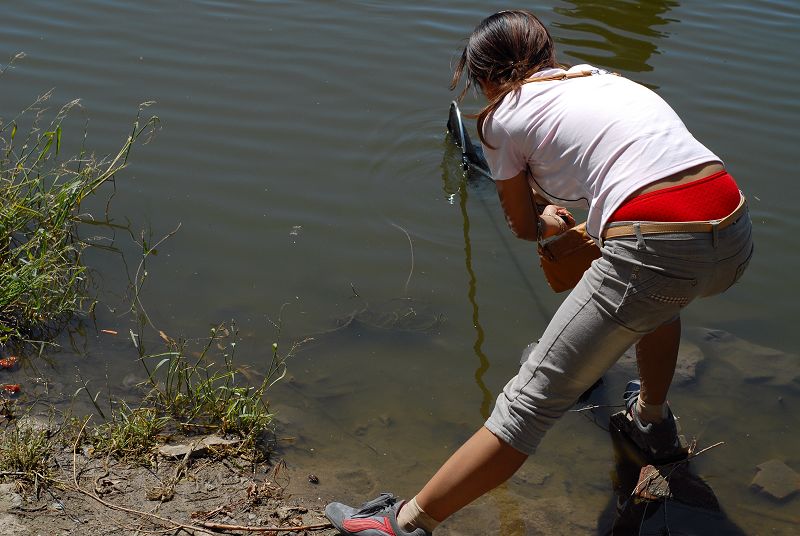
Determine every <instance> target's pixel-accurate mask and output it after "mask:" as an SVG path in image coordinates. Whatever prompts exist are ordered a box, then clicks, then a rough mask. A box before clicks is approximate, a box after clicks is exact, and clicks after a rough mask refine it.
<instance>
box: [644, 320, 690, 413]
mask: <svg viewBox="0 0 800 536" xmlns="http://www.w3.org/2000/svg"><path fill="white" fill-rule="evenodd" d="M680 340H681V319H680V317H678V318H676V319H675V320H673V321H672V322H669V323H667V324H664V325H662V326H660V327H659V328H657V329H656V330H655V331H653V332H652V333H648V334H647V335H645V336H644V337H642V338H641V339H640V340H639V343H638V344H637V345H636V363H637V364H638V365H639V377H640V378H641V380H642V389H641V391H640V392H639V403H640V406H641V407H640V409H641V410H642V411H641V412H640V416H641V417H642V418H643V419H644V420H645V421H660V420H661V414H662V406H663V404H664V402H665V401H666V400H667V391H669V386H670V384H671V383H672V376H673V374H674V373H675V364H676V363H677V361H678V347H679V346H680Z"/></svg>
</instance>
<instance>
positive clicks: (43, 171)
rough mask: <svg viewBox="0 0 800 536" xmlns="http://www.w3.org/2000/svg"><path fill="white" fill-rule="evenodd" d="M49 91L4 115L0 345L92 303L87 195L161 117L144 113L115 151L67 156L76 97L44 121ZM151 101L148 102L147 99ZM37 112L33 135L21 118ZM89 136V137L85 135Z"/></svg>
mask: <svg viewBox="0 0 800 536" xmlns="http://www.w3.org/2000/svg"><path fill="white" fill-rule="evenodd" d="M49 97H50V94H49V93H47V94H45V95H43V96H42V97H40V98H39V99H38V100H37V101H36V103H34V105H32V106H31V107H29V108H28V109H27V110H25V111H23V112H22V113H20V114H19V115H18V116H17V117H16V118H14V119H13V120H12V121H10V122H4V121H3V120H2V119H1V118H0V344H4V343H7V342H9V341H16V340H25V339H26V338H31V337H34V338H35V337H43V333H44V332H47V331H48V330H50V329H56V330H57V329H58V327H59V326H60V325H63V323H64V322H66V321H68V320H69V319H70V318H71V317H72V315H73V314H75V313H77V312H80V311H84V310H85V309H87V302H88V301H90V300H89V299H88V298H87V293H86V267H85V266H84V265H83V264H82V262H81V254H82V252H83V250H84V249H85V247H86V245H87V244H86V243H85V242H82V241H81V240H80V239H79V236H78V226H79V224H80V223H81V221H88V220H91V219H92V218H91V216H89V215H86V214H83V215H81V214H80V208H81V204H82V203H83V201H84V200H85V199H86V198H87V196H90V195H91V194H93V193H94V192H96V191H97V189H98V188H100V186H102V185H103V184H105V183H107V182H109V181H113V178H114V176H115V174H116V173H117V172H118V171H120V170H121V169H122V168H124V167H125V165H126V163H127V159H128V155H129V153H130V150H131V147H132V146H133V144H134V142H135V141H136V140H137V138H139V136H141V135H142V134H143V133H144V132H145V131H148V130H150V131H152V129H153V128H154V127H155V125H157V124H158V118H157V117H150V118H149V119H148V120H146V121H142V120H141V118H140V114H141V111H142V108H140V110H139V114H137V117H136V120H135V122H134V124H133V128H132V130H131V133H130V135H129V136H128V138H127V140H126V141H125V143H124V144H123V145H122V147H121V148H120V150H119V151H118V152H117V154H116V155H113V156H111V157H108V158H100V159H99V158H96V157H95V156H93V155H90V154H88V153H87V152H86V151H85V149H81V152H80V154H79V155H78V156H76V157H73V158H69V159H67V160H62V159H61V157H60V152H61V145H62V135H63V126H62V125H63V122H64V120H65V118H66V117H67V116H68V114H69V112H70V110H72V109H73V108H74V107H75V106H77V104H78V101H72V102H70V103H68V104H66V105H65V106H63V107H62V108H61V109H60V110H59V111H58V112H57V113H56V115H55V118H54V119H53V120H52V121H51V122H50V123H49V124H48V125H47V126H46V127H44V128H41V127H40V125H39V121H40V118H41V117H42V115H43V114H44V112H45V111H44V110H43V109H40V108H38V107H39V106H40V105H42V104H43V103H44V102H45V101H46V100H47V99H49ZM148 104H149V103H145V105H148ZM26 112H35V119H34V120H33V124H32V126H31V127H30V129H29V130H28V132H27V134H26V135H24V136H22V135H21V134H20V131H19V128H18V125H19V124H20V121H21V120H22V118H23V116H24V115H25V113H26ZM84 137H85V136H84Z"/></svg>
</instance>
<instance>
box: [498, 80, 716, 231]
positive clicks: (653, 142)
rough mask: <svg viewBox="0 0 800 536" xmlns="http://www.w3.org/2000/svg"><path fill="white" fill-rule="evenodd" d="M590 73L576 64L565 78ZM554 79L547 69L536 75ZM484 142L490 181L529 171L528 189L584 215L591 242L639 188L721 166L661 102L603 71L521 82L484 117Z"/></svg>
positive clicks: (645, 90)
mask: <svg viewBox="0 0 800 536" xmlns="http://www.w3.org/2000/svg"><path fill="white" fill-rule="evenodd" d="M592 69H594V67H592V66H590V65H576V66H575V67H572V68H571V69H570V70H569V72H573V71H582V70H592ZM559 73H564V70H563V69H546V70H544V71H540V72H538V73H536V74H535V75H534V77H539V76H551V75H554V74H559ZM484 137H485V138H486V140H487V141H488V142H489V143H490V144H492V145H493V146H495V147H496V149H490V148H489V147H486V146H485V145H484V153H485V155H486V160H487V161H488V163H489V168H490V169H491V171H492V176H493V177H494V179H495V180H503V179H509V178H511V177H513V176H515V175H517V174H518V173H519V172H520V171H523V170H525V169H528V170H529V174H528V180H529V181H530V183H531V186H532V187H533V188H534V189H535V190H536V191H537V192H538V193H539V194H541V195H543V196H545V197H546V198H548V199H549V200H550V201H551V202H552V203H554V204H557V205H563V206H567V207H582V208H588V209H589V216H588V220H587V225H586V228H587V231H588V232H589V234H591V235H592V236H594V237H598V236H599V235H600V232H601V230H602V229H603V228H604V227H605V225H606V222H607V220H608V218H609V217H610V216H611V215H612V214H613V213H614V211H615V210H616V209H617V208H618V207H619V206H620V204H622V202H623V201H625V199H626V198H627V197H629V196H630V195H631V194H632V193H633V192H635V191H636V190H638V189H640V188H642V187H644V186H646V185H648V184H650V183H653V182H655V181H657V180H658V179H662V178H664V177H667V176H669V175H672V174H674V173H677V172H679V171H682V170H684V169H687V168H690V167H692V166H695V165H698V164H702V163H705V162H714V161H716V162H721V160H720V158H719V157H717V156H716V155H715V154H714V153H712V152H711V151H709V150H708V149H707V148H706V147H705V146H703V145H702V144H701V143H700V142H698V141H697V140H696V139H694V137H693V136H692V135H691V134H690V133H689V131H688V130H687V129H686V126H685V125H684V124H683V122H682V121H681V120H680V118H679V117H678V116H677V115H676V114H675V112H674V111H673V110H672V108H670V107H669V105H668V104H667V103H666V102H664V100H663V99H661V97H659V96H658V95H656V94H655V93H654V92H652V91H650V90H649V89H647V88H646V87H644V86H641V85H639V84H637V83H635V82H632V81H631V80H628V79H626V78H623V77H621V76H615V75H613V74H610V73H606V72H605V71H599V74H595V75H592V76H585V77H580V78H572V79H568V80H553V81H544V82H531V83H528V84H525V85H524V86H522V89H521V90H520V91H519V93H516V94H515V93H513V92H512V93H510V94H508V95H507V96H506V97H505V99H504V100H503V102H502V103H501V104H500V106H499V107H498V108H497V109H496V110H495V112H494V113H493V114H492V115H490V116H489V118H488V119H487V120H486V122H485V123H484Z"/></svg>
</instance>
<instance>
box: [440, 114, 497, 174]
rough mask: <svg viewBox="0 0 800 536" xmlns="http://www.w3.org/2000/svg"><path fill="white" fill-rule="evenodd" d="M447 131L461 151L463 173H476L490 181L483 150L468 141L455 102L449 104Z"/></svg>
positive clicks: (489, 172) (465, 129)
mask: <svg viewBox="0 0 800 536" xmlns="http://www.w3.org/2000/svg"><path fill="white" fill-rule="evenodd" d="M447 131H448V132H449V133H450V135H451V136H453V141H454V142H455V144H456V146H458V148H459V149H461V165H462V166H463V167H464V171H477V172H479V173H480V174H481V175H483V176H485V177H486V178H488V179H490V180H491V179H492V172H491V171H490V170H489V164H488V163H487V162H486V158H485V157H484V156H483V149H481V147H480V146H479V145H475V144H473V143H472V140H470V139H469V133H468V132H467V127H466V126H464V121H463V120H462V119H461V110H459V109H458V104H456V101H453V102H451V103H450V114H449V116H448V117H447Z"/></svg>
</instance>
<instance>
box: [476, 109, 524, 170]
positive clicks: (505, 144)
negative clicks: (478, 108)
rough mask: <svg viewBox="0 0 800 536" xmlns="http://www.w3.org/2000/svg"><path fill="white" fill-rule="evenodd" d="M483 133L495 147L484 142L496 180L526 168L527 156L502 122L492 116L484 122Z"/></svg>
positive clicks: (487, 160)
mask: <svg viewBox="0 0 800 536" xmlns="http://www.w3.org/2000/svg"><path fill="white" fill-rule="evenodd" d="M483 133H484V137H485V138H486V141H488V142H489V143H491V144H492V145H494V147H495V148H494V149H492V148H491V147H488V146H486V144H483V154H484V155H485V156H486V162H487V163H488V164H489V170H490V171H491V172H492V178H493V179H494V180H498V181H499V180H505V179H510V178H511V177H514V176H515V175H517V174H518V173H519V172H520V171H522V170H523V169H525V167H526V165H527V163H526V160H525V156H524V155H523V154H522V151H520V150H519V148H518V146H517V144H516V142H515V141H514V138H513V137H512V136H511V133H510V132H509V131H508V129H507V128H506V127H505V126H504V125H503V124H502V123H500V122H499V121H497V120H495V119H494V118H492V117H490V118H489V119H487V120H486V122H485V123H484V124H483Z"/></svg>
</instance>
